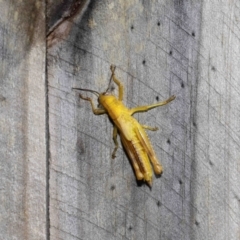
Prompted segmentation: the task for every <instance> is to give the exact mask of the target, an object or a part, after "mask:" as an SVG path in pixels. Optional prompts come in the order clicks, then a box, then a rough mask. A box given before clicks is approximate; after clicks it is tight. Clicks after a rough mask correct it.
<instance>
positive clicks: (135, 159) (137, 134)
mask: <svg viewBox="0 0 240 240" xmlns="http://www.w3.org/2000/svg"><path fill="white" fill-rule="evenodd" d="M115 68H116V67H115V66H114V65H111V67H110V70H111V72H112V75H111V78H110V82H111V80H112V79H113V81H114V82H115V83H116V84H117V85H118V88H119V90H118V91H119V93H118V98H117V97H116V96H114V95H111V94H109V93H108V89H109V87H108V89H107V90H106V91H105V92H103V93H98V92H96V91H94V90H88V89H82V88H73V89H76V90H82V91H90V92H92V93H94V94H97V95H98V102H99V105H100V106H101V107H102V108H95V106H94V103H93V101H92V99H91V98H88V97H83V96H82V95H81V94H79V97H80V98H82V99H84V100H87V101H89V102H90V103H91V106H92V111H93V113H94V114H96V115H100V114H105V113H106V114H108V115H109V117H110V118H111V119H112V121H113V125H114V128H113V141H114V144H115V148H114V151H113V153H112V158H115V154H116V151H117V149H118V141H117V134H118V133H119V135H120V138H121V141H122V144H123V147H124V148H125V150H126V152H127V154H128V156H129V158H130V160H131V163H132V166H133V169H134V171H135V175H136V178H137V180H143V181H146V182H147V184H148V185H149V186H150V187H151V186H152V175H153V171H152V167H151V164H150V162H151V163H152V165H153V169H154V172H155V174H156V175H160V174H161V173H162V166H161V164H160V163H159V162H158V160H157V157H156V154H155V152H154V150H153V147H152V145H151V143H150V141H149V138H148V136H147V134H146V132H145V130H144V129H148V130H152V131H156V130H158V128H156V127H155V128H153V127H149V126H146V125H141V124H140V123H139V122H138V121H137V120H136V119H135V118H133V117H132V115H133V114H134V113H136V112H145V111H148V110H150V109H152V108H155V107H159V106H163V105H166V104H167V103H169V102H171V101H172V100H174V99H175V96H174V95H173V96H171V97H170V98H168V99H167V100H165V101H162V102H159V103H156V104H152V105H148V106H139V107H135V108H132V109H128V108H127V107H126V106H124V104H123V103H122V100H123V92H124V90H123V85H122V84H121V82H120V81H119V80H118V79H117V78H116V76H115ZM109 85H110V83H109Z"/></svg>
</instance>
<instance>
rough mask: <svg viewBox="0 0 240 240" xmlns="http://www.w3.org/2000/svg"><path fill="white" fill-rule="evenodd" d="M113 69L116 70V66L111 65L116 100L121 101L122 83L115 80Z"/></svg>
mask: <svg viewBox="0 0 240 240" xmlns="http://www.w3.org/2000/svg"><path fill="white" fill-rule="evenodd" d="M115 69H116V66H114V65H111V67H110V70H111V71H112V78H113V81H114V82H115V83H116V84H117V85H118V100H119V101H122V100H123V92H124V90H123V85H122V83H121V82H120V81H119V80H118V79H117V78H116V76H115Z"/></svg>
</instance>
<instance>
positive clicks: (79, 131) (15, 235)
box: [0, 0, 240, 240]
mask: <svg viewBox="0 0 240 240" xmlns="http://www.w3.org/2000/svg"><path fill="white" fill-rule="evenodd" d="M84 1H85V0H84ZM84 1H83V2H84ZM50 2H51V4H50V5H49V7H50V9H48V11H47V12H48V13H49V14H50V15H51V14H55V13H56V12H54V10H53V9H57V7H59V4H61V1H55V2H54V1H50ZM69 2H71V1H69ZM72 2H73V1H72ZM85 2H86V3H87V2H88V1H85ZM30 3H31V4H30ZM25 4H26V5H25ZM27 6H28V7H29V8H27ZM30 6H31V7H30ZM33 6H36V7H35V8H34V7H33ZM37 6H38V7H37ZM239 9H240V4H239V2H236V1H225V2H223V1H222V2H219V1H216V0H215V1H212V2H210V1H207V0H205V1H201V2H200V3H197V1H177V0H170V1H169V0H168V1H167V0H166V1H164V0H162V1H156V0H155V1H140V0H129V1H123V0H121V1H107V0H102V1H91V2H90V5H89V6H88V8H87V10H86V12H85V13H84V14H83V18H82V19H81V18H77V17H76V18H73V25H72V28H71V30H70V32H69V36H68V37H67V38H66V40H63V41H59V42H58V43H57V44H56V45H53V46H52V47H51V48H49V49H48V68H47V73H48V93H49V95H48V98H49V104H48V105H45V95H44V91H45V84H46V82H45V81H44V73H45V68H44V64H45V57H44V46H45V45H44V35H43V34H44V31H43V30H44V20H43V19H44V12H45V11H44V9H43V6H42V4H40V2H37V4H36V5H35V4H33V3H32V2H31V1H25V3H24V6H23V5H21V4H16V3H15V4H14V3H13V2H7V1H2V2H0V11H1V16H3V17H1V20H0V32H1V34H0V37H1V39H2V41H0V44H1V50H0V51H1V56H2V60H1V67H0V68H1V71H0V75H1V78H0V79H1V81H2V85H1V89H0V91H1V92H0V104H1V115H0V126H1V132H0V140H1V148H0V149H1V157H0V161H1V168H0V171H1V172H0V178H1V187H0V194H1V195H0V196H1V198H0V199H1V204H0V212H1V216H0V239H24V240H25V239H48V240H50V239H51V240H53V239H54V240H58V239H64V240H65V239H67V240H76V239H84V240H86V239H87V240H95V239H97V240H99V239H136V240H139V239H140V240H141V239H144V240H146V239H148V240H152V239H162V240H166V239H167V240H170V239H174V240H175V239H177V240H179V239H182V240H188V239H197V240H198V239H199V240H202V239H216V240H218V239H220V240H229V239H233V240H235V239H236V240H237V239H239V238H240V228H239V226H240V217H239V216H240V189H239V188H240V187H239V182H240V179H239V178H240V175H239V172H240V150H239V148H240V146H239V143H240V124H239V119H240V107H239V100H240V99H239V93H240V80H239V75H240V74H239V71H240V70H239V69H240V58H239V55H240V48H239V46H240V42H239V40H240V39H239V36H240V30H239V29H240V28H239V16H240V14H239ZM16 11H18V12H19V13H18V14H16V13H15V12H16ZM21 11H25V12H26V15H27V16H29V18H30V19H31V18H32V19H31V21H29V19H25V18H24V16H25V15H24V16H23V15H22V14H20V13H21ZM6 12H7V14H6ZM14 13H15V14H14ZM27 13H29V14H27ZM30 13H31V14H30ZM32 13H34V14H32ZM4 14H5V15H4ZM80 14H82V13H80ZM8 16H14V18H11V20H9V18H8ZM51 17H52V18H51ZM49 19H55V18H54V16H50V18H49ZM56 19H57V18H56ZM32 25H33V27H32V28H31V26H32ZM50 27H51V26H50ZM19 29H21V31H20V30H19ZM110 64H115V65H117V70H116V74H117V76H118V77H119V79H120V80H121V81H122V82H123V83H124V86H125V96H124V102H125V103H126V105H127V106H129V107H134V106H137V105H142V104H149V103H153V102H157V99H159V101H160V100H162V99H166V98H167V97H169V96H170V95H172V94H175V95H176V96H177V98H176V99H175V101H174V102H172V103H170V104H169V105H167V106H164V107H161V108H158V109H154V110H152V111H150V112H148V113H142V114H139V115H136V118H137V119H138V120H139V121H140V122H141V123H144V124H147V125H151V126H157V127H159V128H160V130H159V131H158V132H149V137H150V139H151V141H152V143H153V146H154V148H155V150H156V152H157V155H158V157H159V159H160V161H161V162H162V164H163V166H164V173H163V175H162V177H161V178H154V182H153V188H152V190H150V189H149V188H148V187H147V186H145V185H141V186H138V184H137V183H136V181H135V176H134V173H133V171H132V168H131V167H130V164H129V161H128V158H127V157H126V154H125V152H124V151H123V150H122V149H119V150H118V152H117V158H116V159H114V160H112V159H111V153H112V150H113V148H114V144H113V141H112V125H111V123H110V122H109V119H108V118H107V116H104V115H103V116H95V115H93V113H92V111H91V108H90V104H89V103H88V102H85V101H80V100H79V98H78V93H76V92H74V91H72V90H71V88H72V87H82V88H91V89H95V90H97V91H104V90H105V89H106V87H107V85H108V80H109V77H110V71H109V67H110ZM116 90H117V89H115V90H114V92H116ZM86 95H88V96H91V97H94V96H92V95H91V94H90V93H86ZM95 100H96V99H95ZM95 102H96V101H95ZM45 107H47V109H45ZM46 112H47V113H48V114H49V131H50V132H49V139H48V140H49V142H48V141H46V140H45V134H46V136H48V124H46V122H45V118H46V114H45V113H46ZM46 145H47V146H46ZM48 148H49V159H48V154H47V153H46V149H48ZM48 161H49V166H48V167H49V172H48V167H47V168H46V162H48ZM48 174H49V177H50V178H49V179H47V178H48ZM46 180H47V181H48V180H49V182H46ZM48 186H49V189H48ZM46 193H48V194H49V198H47V197H46ZM48 200H49V201H48ZM48 204H49V206H48ZM48 207H49V212H48V211H46V209H47V208H48ZM46 213H47V214H46ZM48 219H49V220H50V222H49V225H48V223H47V224H46V222H47V221H48ZM49 233H50V234H49Z"/></svg>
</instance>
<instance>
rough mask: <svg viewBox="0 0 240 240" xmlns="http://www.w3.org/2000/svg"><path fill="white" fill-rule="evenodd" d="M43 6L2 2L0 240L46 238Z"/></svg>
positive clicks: (0, 7) (0, 43) (0, 4)
mask: <svg viewBox="0 0 240 240" xmlns="http://www.w3.org/2000/svg"><path fill="white" fill-rule="evenodd" d="M44 9H45V5H44V3H43V1H31V0H28V1H9V0H6V1H0V45H1V47H0V56H1V60H0V185H1V186H0V239H4V240H8V239H9V240H12V239H24V240H25V239H31V240H32V239H46V98H45V96H46V94H45V91H46V88H45V59H46V54H45V52H46V46H45V14H44V12H45V10H44Z"/></svg>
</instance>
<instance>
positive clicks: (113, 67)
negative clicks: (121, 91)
mask: <svg viewBox="0 0 240 240" xmlns="http://www.w3.org/2000/svg"><path fill="white" fill-rule="evenodd" d="M110 69H111V71H112V74H111V77H110V79H109V84H108V88H107V90H106V91H105V92H104V93H107V91H108V90H109V88H110V84H111V81H112V78H113V75H114V72H115V69H116V66H115V65H113V64H112V65H111V66H110Z"/></svg>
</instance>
